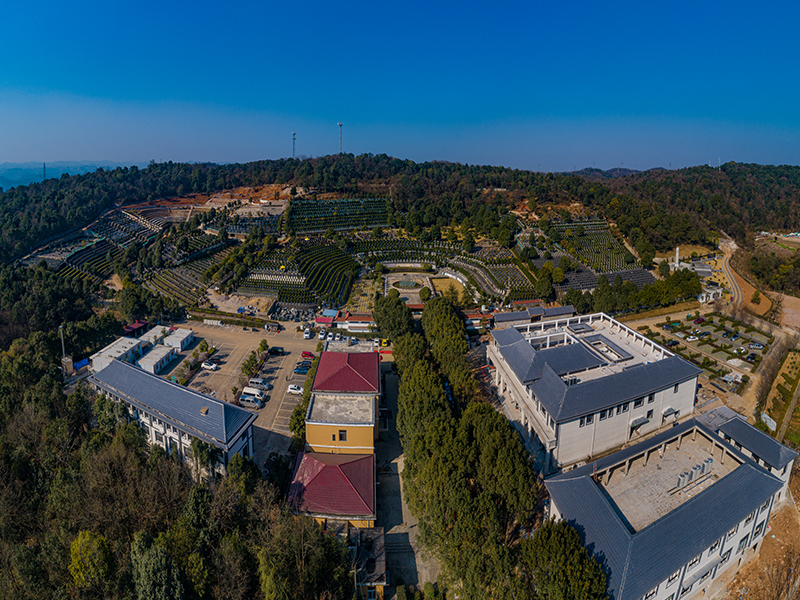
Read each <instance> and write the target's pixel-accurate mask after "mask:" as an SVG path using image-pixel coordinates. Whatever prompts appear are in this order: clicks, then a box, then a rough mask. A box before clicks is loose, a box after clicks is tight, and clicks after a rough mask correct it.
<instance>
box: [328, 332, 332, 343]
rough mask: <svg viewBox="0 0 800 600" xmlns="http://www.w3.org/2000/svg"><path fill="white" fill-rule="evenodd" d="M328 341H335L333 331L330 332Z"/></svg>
mask: <svg viewBox="0 0 800 600" xmlns="http://www.w3.org/2000/svg"><path fill="white" fill-rule="evenodd" d="M328 341H329V342H332V341H333V334H332V333H328Z"/></svg>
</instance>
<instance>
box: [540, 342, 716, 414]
mask: <svg viewBox="0 0 800 600" xmlns="http://www.w3.org/2000/svg"><path fill="white" fill-rule="evenodd" d="M700 373H701V370H700V369H698V368H697V367H695V366H694V365H693V364H691V363H689V362H686V361H685V360H683V359H681V358H679V357H677V356H671V357H667V358H664V359H662V360H659V361H656V362H654V363H650V364H646V365H642V366H641V367H639V368H637V369H630V370H628V371H622V372H619V373H612V374H610V375H608V376H606V377H601V378H598V379H592V380H590V381H586V382H582V383H577V384H575V385H571V386H567V385H566V384H565V383H564V382H563V381H562V380H561V378H560V377H559V376H558V374H557V373H556V372H555V371H554V370H553V369H551V368H548V367H545V368H544V370H543V372H542V377H541V379H539V380H538V381H536V382H535V383H532V384H530V385H531V389H532V390H533V393H534V394H536V397H537V398H538V399H539V401H540V402H541V403H542V404H544V407H545V408H546V409H547V412H548V413H549V414H550V416H552V417H553V418H554V419H555V420H556V421H559V422H560V421H567V420H570V419H574V418H576V417H579V416H581V415H586V414H591V413H595V412H598V411H600V410H603V409H604V408H609V407H611V406H614V405H616V404H619V403H620V402H626V401H628V400H634V399H636V398H639V397H641V396H646V395H648V394H651V393H654V392H657V391H659V390H663V389H664V388H667V387H669V386H671V385H675V384H677V383H683V382H685V381H688V380H690V379H693V378H695V377H697V376H698V375H699V374H700Z"/></svg>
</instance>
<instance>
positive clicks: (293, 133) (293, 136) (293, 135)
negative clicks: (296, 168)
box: [292, 131, 297, 158]
mask: <svg viewBox="0 0 800 600" xmlns="http://www.w3.org/2000/svg"><path fill="white" fill-rule="evenodd" d="M296 135H297V134H296V133H295V132H294V131H293V132H292V158H294V138H295V136H296Z"/></svg>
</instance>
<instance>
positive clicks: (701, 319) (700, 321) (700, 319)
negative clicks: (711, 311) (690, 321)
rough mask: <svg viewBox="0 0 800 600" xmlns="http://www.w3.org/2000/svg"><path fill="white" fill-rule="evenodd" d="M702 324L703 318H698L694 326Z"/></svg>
mask: <svg viewBox="0 0 800 600" xmlns="http://www.w3.org/2000/svg"><path fill="white" fill-rule="evenodd" d="M703 322H705V319H704V318H703V317H700V318H699V319H695V321H694V324H695V325H700V323H703Z"/></svg>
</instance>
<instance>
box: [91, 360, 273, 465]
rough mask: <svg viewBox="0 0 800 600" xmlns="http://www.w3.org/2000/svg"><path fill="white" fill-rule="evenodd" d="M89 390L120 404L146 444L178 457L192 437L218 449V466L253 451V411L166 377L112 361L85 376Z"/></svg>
mask: <svg viewBox="0 0 800 600" xmlns="http://www.w3.org/2000/svg"><path fill="white" fill-rule="evenodd" d="M89 382H90V383H91V384H92V385H93V386H94V388H95V389H96V390H97V391H98V392H100V393H103V394H106V396H108V397H110V398H111V399H113V400H115V401H116V402H121V403H123V405H124V406H125V408H126V409H127V412H128V417H129V419H130V420H131V421H132V422H134V423H137V424H138V425H139V426H140V427H141V428H142V429H143V430H144V432H145V435H146V436H147V441H148V443H149V444H151V445H153V444H156V445H159V446H161V447H162V448H164V449H166V450H167V451H168V452H171V453H175V452H177V454H178V456H180V457H181V458H190V457H191V440H192V438H197V439H199V440H201V441H203V442H205V443H207V444H210V445H212V446H215V447H217V448H219V450H220V454H221V456H220V465H221V467H222V468H223V470H224V468H225V467H226V466H227V464H228V460H229V458H230V457H231V456H233V455H234V454H237V453H239V454H241V455H242V456H245V457H247V456H252V455H253V423H254V422H255V420H256V417H257V414H256V413H253V412H250V411H248V410H245V409H243V408H240V407H238V406H234V405H233V404H228V403H227V402H222V401H220V400H217V399H216V398H213V397H211V396H207V395H205V394H201V393H200V392H196V391H194V390H191V389H189V388H186V387H184V386H182V385H178V384H176V383H172V382H171V381H167V380H166V379H163V378H161V377H158V376H157V375H153V374H152V373H147V372H146V371H143V370H142V369H140V368H138V367H135V366H133V365H131V364H129V363H126V362H122V361H118V360H115V361H112V362H111V363H110V364H109V365H108V366H107V367H106V368H104V369H103V370H101V371H99V372H97V373H95V374H94V375H92V376H91V377H90V378H89Z"/></svg>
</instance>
